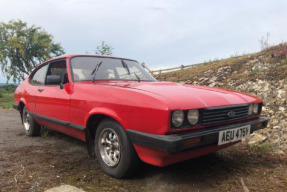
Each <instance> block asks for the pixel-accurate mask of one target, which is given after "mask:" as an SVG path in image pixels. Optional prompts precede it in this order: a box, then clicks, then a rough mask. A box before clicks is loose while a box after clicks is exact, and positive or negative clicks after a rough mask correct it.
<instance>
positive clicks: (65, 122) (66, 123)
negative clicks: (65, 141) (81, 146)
mask: <svg viewBox="0 0 287 192" xmlns="http://www.w3.org/2000/svg"><path fill="white" fill-rule="evenodd" d="M30 115H32V116H34V117H37V118H41V119H44V120H47V121H51V122H53V123H57V124H59V125H64V126H68V127H71V128H74V129H77V130H79V131H85V127H83V126H80V125H77V124H74V123H70V122H67V121H62V120H59V119H55V118H51V117H47V116H44V115H39V114H35V113H30Z"/></svg>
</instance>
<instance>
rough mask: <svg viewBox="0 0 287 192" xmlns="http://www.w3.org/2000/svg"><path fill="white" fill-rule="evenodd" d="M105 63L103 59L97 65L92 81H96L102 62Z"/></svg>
mask: <svg viewBox="0 0 287 192" xmlns="http://www.w3.org/2000/svg"><path fill="white" fill-rule="evenodd" d="M102 63H103V61H101V62H100V63H99V64H97V65H96V67H95V68H94V69H93V71H92V73H91V75H93V78H92V81H93V82H94V81H95V78H96V75H97V71H98V70H99V68H100V66H101V64H102Z"/></svg>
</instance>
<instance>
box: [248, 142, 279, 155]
mask: <svg viewBox="0 0 287 192" xmlns="http://www.w3.org/2000/svg"><path fill="white" fill-rule="evenodd" d="M249 149H250V151H251V152H253V153H263V154H264V153H265V154H266V153H273V152H274V149H273V147H272V144H271V143H267V142H266V143H260V144H257V145H251V146H249Z"/></svg>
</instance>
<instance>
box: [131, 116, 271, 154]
mask: <svg viewBox="0 0 287 192" xmlns="http://www.w3.org/2000/svg"><path fill="white" fill-rule="evenodd" d="M260 123H261V124H260ZM267 123H268V120H267V119H265V118H258V119H255V120H251V121H248V122H244V123H236V124H231V125H225V126H219V127H212V128H203V129H200V130H196V131H190V132H187V133H181V134H173V135H156V134H149V133H144V132H140V131H135V130H130V129H129V130H127V134H128V136H129V138H130V139H131V141H132V142H133V143H134V144H138V145H142V146H145V147H148V148H153V149H157V150H160V151H167V152H170V153H179V152H182V151H185V150H190V149H197V148H201V147H206V146H210V145H214V144H217V142H218V134H219V132H220V131H223V130H227V129H233V128H236V127H241V126H245V125H251V130H250V133H253V132H254V131H256V130H258V129H263V128H265V127H266V126H267ZM258 124H259V125H260V127H258ZM196 137H202V140H201V142H200V143H198V144H194V145H191V146H188V147H186V146H184V142H185V141H186V140H188V139H191V138H196Z"/></svg>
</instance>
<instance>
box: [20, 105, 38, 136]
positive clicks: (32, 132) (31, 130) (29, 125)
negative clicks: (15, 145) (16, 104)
mask: <svg viewBox="0 0 287 192" xmlns="http://www.w3.org/2000/svg"><path fill="white" fill-rule="evenodd" d="M22 120H23V126H24V130H25V133H26V135H28V136H39V135H40V134H41V126H40V125H39V124H38V123H37V122H36V121H35V120H34V119H33V117H32V116H31V115H30V113H29V112H28V110H27V108H26V107H25V106H24V108H23V111H22Z"/></svg>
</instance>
